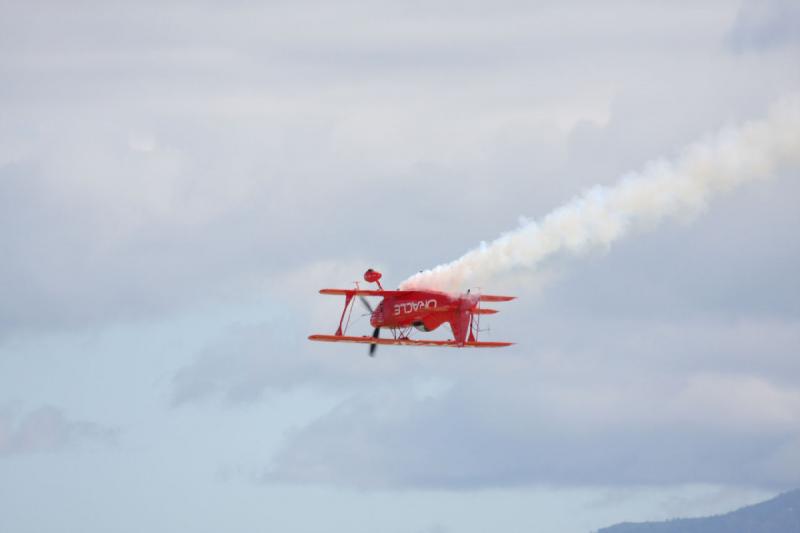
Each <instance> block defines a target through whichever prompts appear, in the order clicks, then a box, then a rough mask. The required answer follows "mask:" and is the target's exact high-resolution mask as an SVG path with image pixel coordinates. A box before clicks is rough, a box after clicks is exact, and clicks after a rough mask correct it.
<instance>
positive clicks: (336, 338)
mask: <svg viewBox="0 0 800 533" xmlns="http://www.w3.org/2000/svg"><path fill="white" fill-rule="evenodd" d="M308 340H310V341H322V342H357V343H360V344H403V345H406V346H452V347H458V344H457V343H456V341H452V340H451V341H440V340H417V339H381V338H378V339H376V338H374V337H367V336H363V337H352V336H348V335H311V336H310V337H308ZM512 344H514V343H513V342H481V341H472V342H465V343H464V347H467V348H502V347H504V346H511V345H512Z"/></svg>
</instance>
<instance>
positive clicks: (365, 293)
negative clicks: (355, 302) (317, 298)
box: [319, 289, 414, 296]
mask: <svg viewBox="0 0 800 533" xmlns="http://www.w3.org/2000/svg"><path fill="white" fill-rule="evenodd" d="M412 292H414V291H381V290H368V289H322V290H320V291H319V293H320V294H333V295H337V296H347V295H348V294H350V295H353V296H388V295H389V294H391V295H392V296H405V295H406V294H410V293H412Z"/></svg>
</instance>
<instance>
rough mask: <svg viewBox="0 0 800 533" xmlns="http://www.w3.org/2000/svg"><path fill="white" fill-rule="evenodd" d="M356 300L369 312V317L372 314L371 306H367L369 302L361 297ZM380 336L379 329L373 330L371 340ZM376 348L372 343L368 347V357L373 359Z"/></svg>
mask: <svg viewBox="0 0 800 533" xmlns="http://www.w3.org/2000/svg"><path fill="white" fill-rule="evenodd" d="M358 298H359V299H360V300H361V303H362V304H364V307H366V308H367V310H368V311H369V314H370V315H371V314H372V313H373V311H372V306H371V305H369V302H368V301H367V299H366V298H364V297H363V296H359V297H358ZM380 334H381V328H375V330H374V331H373V332H372V338H373V339H377V338H378V337H379V336H380ZM376 348H378V345H377V344H375V343H374V342H373V343H372V344H370V345H369V356H370V357H375V349H376Z"/></svg>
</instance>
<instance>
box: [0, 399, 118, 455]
mask: <svg viewBox="0 0 800 533" xmlns="http://www.w3.org/2000/svg"><path fill="white" fill-rule="evenodd" d="M116 438H117V430H115V429H112V428H108V427H105V426H102V425H100V424H95V423H93V422H86V421H81V420H70V419H69V418H68V417H67V416H66V415H65V414H64V412H63V411H62V410H61V409H58V408H57V407H53V406H50V405H45V406H42V407H39V408H37V409H34V410H32V411H30V412H28V413H26V414H25V415H23V416H15V415H14V414H13V413H11V412H10V411H8V410H0V456H2V455H14V454H20V453H34V452H55V451H60V450H64V449H67V448H70V447H73V446H80V445H86V444H100V445H104V446H106V445H110V444H113V443H114V442H115V441H116Z"/></svg>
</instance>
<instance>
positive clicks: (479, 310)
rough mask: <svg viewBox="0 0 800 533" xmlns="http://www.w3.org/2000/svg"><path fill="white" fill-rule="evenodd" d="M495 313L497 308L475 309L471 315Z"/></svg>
mask: <svg viewBox="0 0 800 533" xmlns="http://www.w3.org/2000/svg"><path fill="white" fill-rule="evenodd" d="M495 313H497V309H475V310H474V311H473V312H472V314H473V315H493V314H495Z"/></svg>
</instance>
